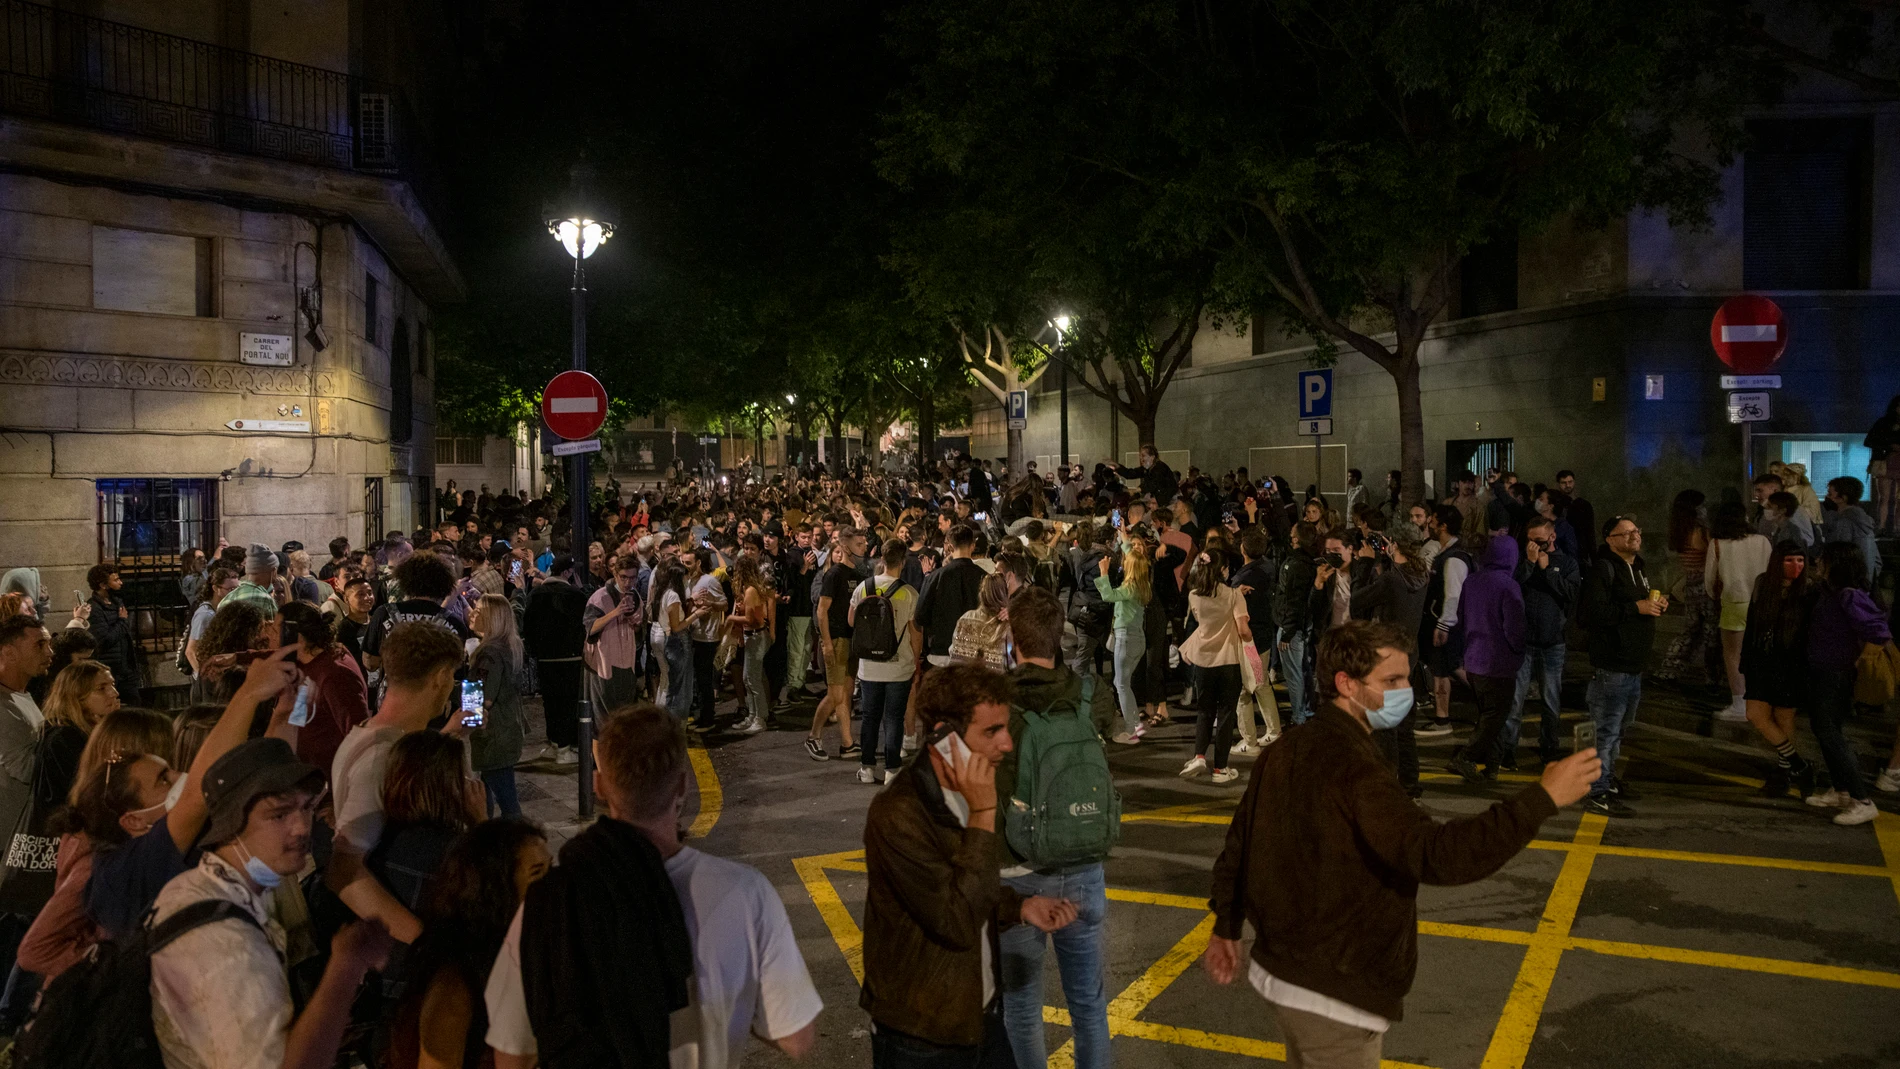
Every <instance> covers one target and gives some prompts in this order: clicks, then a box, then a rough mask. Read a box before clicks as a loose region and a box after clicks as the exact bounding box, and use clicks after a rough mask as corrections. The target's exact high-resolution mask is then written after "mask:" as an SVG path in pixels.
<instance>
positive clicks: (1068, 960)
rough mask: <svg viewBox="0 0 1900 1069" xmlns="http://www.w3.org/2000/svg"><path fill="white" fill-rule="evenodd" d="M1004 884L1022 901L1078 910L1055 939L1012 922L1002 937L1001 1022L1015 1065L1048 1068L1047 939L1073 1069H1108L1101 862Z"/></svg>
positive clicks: (1013, 878)
mask: <svg viewBox="0 0 1900 1069" xmlns="http://www.w3.org/2000/svg"><path fill="white" fill-rule="evenodd" d="M1003 882H1004V883H1005V884H1007V885H1008V886H1009V887H1011V888H1012V889H1014V890H1015V891H1017V892H1018V893H1020V894H1023V895H1025V896H1027V895H1048V896H1049V897H1051V898H1066V899H1068V900H1069V901H1071V902H1073V903H1075V908H1076V917H1075V922H1074V923H1072V924H1070V925H1069V926H1068V927H1067V928H1064V929H1062V930H1061V931H1059V932H1056V933H1054V935H1045V934H1044V933H1043V931H1042V929H1040V928H1037V927H1036V926H1035V925H1033V924H1018V925H1015V926H1014V927H1011V928H1005V929H1004V930H1003V932H1002V935H1001V943H1002V949H1003V960H1002V962H1001V964H1002V969H1003V1023H1004V1024H1005V1025H1007V1026H1008V1028H1009V1045H1010V1049H1012V1050H1013V1051H1015V1052H1016V1064H1017V1065H1018V1066H1019V1067H1020V1066H1026V1065H1027V1066H1042V1065H1046V1064H1048V1060H1049V1058H1048V1052H1047V1043H1046V1040H1045V1037H1044V1035H1043V1029H1042V952H1043V948H1044V946H1045V945H1046V944H1047V943H1048V942H1049V940H1051V939H1053V940H1054V941H1055V945H1056V969H1057V971H1058V972H1059V973H1060V974H1061V976H1062V997H1063V998H1064V1000H1066V1001H1067V1002H1068V1004H1069V1019H1070V1020H1071V1021H1073V1022H1074V1029H1075V1066H1076V1069H1107V1067H1108V1065H1109V1062H1110V1055H1109V1044H1108V989H1107V988H1106V987H1104V986H1103V983H1102V970H1103V968H1104V966H1105V965H1106V960H1105V959H1106V957H1107V953H1106V948H1107V942H1108V929H1107V917H1108V883H1107V879H1106V877H1105V876H1104V875H1103V873H1102V866H1101V864H1100V863H1099V862H1098V863H1096V864H1093V865H1076V866H1073V867H1071V868H1066V869H1051V870H1049V871H1048V872H1032V873H1030V874H1029V875H1027V876H1010V877H1005V878H1004V880H1003Z"/></svg>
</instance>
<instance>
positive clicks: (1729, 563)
mask: <svg viewBox="0 0 1900 1069" xmlns="http://www.w3.org/2000/svg"><path fill="white" fill-rule="evenodd" d="M1710 534H1711V535H1712V537H1713V541H1711V542H1710V543H1709V551H1708V552H1709V555H1708V559H1707V561H1706V563H1705V564H1704V565H1703V568H1702V581H1703V583H1704V585H1705V586H1706V588H1707V590H1708V593H1709V596H1710V597H1711V598H1714V599H1716V601H1717V602H1718V603H1719V604H1720V605H1721V615H1720V617H1719V618H1718V619H1717V621H1716V624H1717V626H1718V627H1719V628H1720V629H1721V631H1722V664H1723V666H1724V667H1725V668H1727V669H1728V690H1729V704H1728V706H1727V708H1724V709H1721V710H1718V711H1717V712H1716V714H1715V715H1716V718H1717V719H1719V720H1746V719H1748V697H1747V691H1748V685H1747V683H1746V682H1745V681H1744V679H1743V676H1742V638H1743V634H1744V632H1746V631H1747V630H1748V603H1749V602H1750V601H1751V600H1753V599H1754V596H1755V580H1756V579H1758V578H1760V577H1761V574H1762V573H1763V572H1765V571H1767V570H1768V557H1769V554H1771V553H1773V552H1774V548H1775V547H1774V544H1773V543H1771V542H1769V541H1768V539H1766V538H1764V537H1763V536H1761V535H1758V534H1756V533H1755V532H1754V531H1753V530H1751V529H1750V528H1749V526H1748V513H1747V512H1746V511H1745V510H1744V509H1743V508H1742V504H1741V502H1739V501H1730V502H1727V503H1725V504H1723V506H1722V507H1721V508H1719V509H1716V510H1715V524H1714V530H1713V531H1711V532H1710Z"/></svg>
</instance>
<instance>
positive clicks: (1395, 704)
mask: <svg viewBox="0 0 1900 1069" xmlns="http://www.w3.org/2000/svg"><path fill="white" fill-rule="evenodd" d="M1353 704H1354V705H1359V703H1358V702H1353ZM1359 711H1360V712H1362V713H1364V714H1366V723H1368V724H1371V725H1372V726H1373V727H1375V728H1379V729H1381V730H1384V729H1387V728H1395V727H1398V726H1399V724H1400V723H1401V722H1403V721H1404V720H1405V716H1406V714H1407V713H1410V712H1411V711H1412V688H1411V687H1396V688H1394V689H1392V690H1388V691H1386V692H1385V704H1383V705H1381V706H1379V707H1378V708H1377V709H1368V708H1366V707H1365V706H1363V705H1359Z"/></svg>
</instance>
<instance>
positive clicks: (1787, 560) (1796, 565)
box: [1781, 557, 1808, 579]
mask: <svg viewBox="0 0 1900 1069" xmlns="http://www.w3.org/2000/svg"><path fill="white" fill-rule="evenodd" d="M1807 570H1808V559H1807V558H1806V557H1783V558H1781V575H1782V578H1784V579H1799V578H1801V573H1802V572H1805V571H1807Z"/></svg>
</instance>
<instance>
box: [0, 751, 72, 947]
mask: <svg viewBox="0 0 1900 1069" xmlns="http://www.w3.org/2000/svg"><path fill="white" fill-rule="evenodd" d="M49 734H50V733H49V732H47V731H45V730H42V731H41V732H40V737H39V741H38V742H37V743H36V744H35V745H34V748H33V794H32V797H31V798H30V799H28V801H27V804H26V805H24V806H22V807H21V808H20V815H19V818H18V819H17V820H15V821H14V825H13V828H12V830H11V832H10V833H9V835H8V837H7V852H6V857H5V859H4V861H3V862H0V912H6V913H23V914H26V915H28V916H31V915H33V914H36V913H38V912H39V911H40V908H41V907H43V906H45V905H46V901H47V899H50V898H52V897H53V884H54V876H55V872H54V870H55V867H56V863H57V861H58V859H59V837H58V836H56V835H51V834H48V832H47V824H48V823H49V822H50V821H51V820H52V816H53V813H54V812H55V811H56V810H58V809H59V807H60V806H61V805H62V804H63V803H64V802H65V799H64V798H62V797H60V796H59V794H58V792H57V791H56V789H55V785H56V783H57V782H58V781H59V780H60V779H62V778H63V779H66V780H70V779H71V776H70V775H67V776H64V777H61V776H59V775H58V773H59V771H60V770H59V769H57V768H55V767H53V766H54V765H55V764H56V762H55V761H54V760H52V759H51V757H50V754H51V750H50V748H49V747H48V746H47V741H46V740H47V737H48V735H49ZM75 771H76V770H75Z"/></svg>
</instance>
